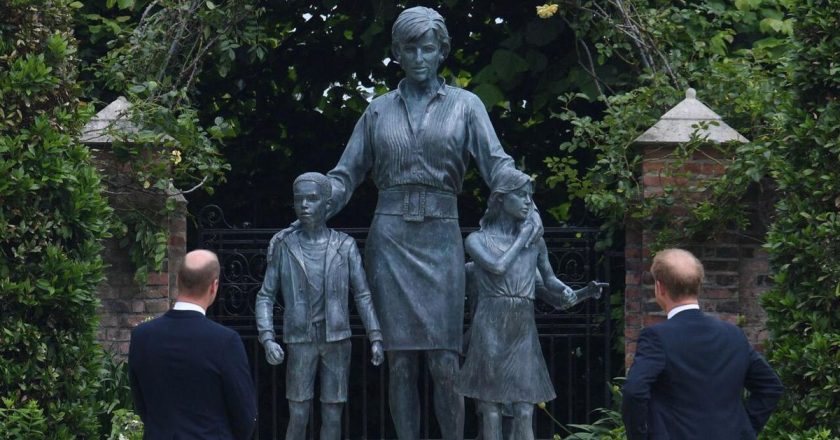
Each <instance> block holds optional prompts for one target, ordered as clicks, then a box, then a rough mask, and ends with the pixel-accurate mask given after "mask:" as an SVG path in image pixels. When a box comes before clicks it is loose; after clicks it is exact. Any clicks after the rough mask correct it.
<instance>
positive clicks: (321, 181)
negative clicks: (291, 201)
mask: <svg viewBox="0 0 840 440" xmlns="http://www.w3.org/2000/svg"><path fill="white" fill-rule="evenodd" d="M304 181H308V182H315V183H317V184H318V188H319V189H320V191H321V195H322V196H323V197H324V198H325V199H331V198H332V185H331V184H330V179H329V178H327V176H325V175H323V174H321V173H312V172H309V173H303V174H301V175H300V176H298V177H297V179H295V183H294V184H292V188H294V187H295V186H297V184H298V182H304Z"/></svg>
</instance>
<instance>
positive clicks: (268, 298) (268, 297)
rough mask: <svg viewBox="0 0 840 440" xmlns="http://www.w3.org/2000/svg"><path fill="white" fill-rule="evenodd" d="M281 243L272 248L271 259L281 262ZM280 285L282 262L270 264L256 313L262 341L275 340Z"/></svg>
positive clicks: (258, 299)
mask: <svg viewBox="0 0 840 440" xmlns="http://www.w3.org/2000/svg"><path fill="white" fill-rule="evenodd" d="M279 250H280V245H278V246H274V247H273V248H272V249H271V252H272V255H270V256H269V257H270V258H269V261H275V262H279V261H280V260H279V258H280V256H279ZM279 287H280V264H269V265H268V268H266V271H265V278H264V279H263V283H262V287H261V288H260V291H259V292H258V293H257V300H256V305H255V309H256V310H255V314H256V320H257V331H258V332H259V340H260V343H262V344H265V342H266V341H273V340H274V338H275V334H274V302H275V300H276V297H277V290H278V289H279Z"/></svg>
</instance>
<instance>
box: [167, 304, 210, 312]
mask: <svg viewBox="0 0 840 440" xmlns="http://www.w3.org/2000/svg"><path fill="white" fill-rule="evenodd" d="M172 310H192V311H193V312H199V313H201V314H202V315H207V311H206V310H204V308H203V307H201V306H200V305H198V304H193V303H188V302H186V301H178V302H176V303H175V305H174V306H172Z"/></svg>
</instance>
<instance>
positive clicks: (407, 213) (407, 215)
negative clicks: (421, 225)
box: [402, 188, 426, 222]
mask: <svg viewBox="0 0 840 440" xmlns="http://www.w3.org/2000/svg"><path fill="white" fill-rule="evenodd" d="M402 214H403V220H405V221H407V222H422V221H423V220H425V219H426V190H425V188H416V189H415V188H412V189H410V190H407V191H405V194H404V195H403V209H402Z"/></svg>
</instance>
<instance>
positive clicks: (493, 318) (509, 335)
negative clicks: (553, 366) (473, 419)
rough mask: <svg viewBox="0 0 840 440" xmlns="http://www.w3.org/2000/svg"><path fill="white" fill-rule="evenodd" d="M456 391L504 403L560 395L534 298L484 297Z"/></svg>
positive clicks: (471, 334)
mask: <svg viewBox="0 0 840 440" xmlns="http://www.w3.org/2000/svg"><path fill="white" fill-rule="evenodd" d="M455 390H456V391H457V392H458V393H459V394H462V395H464V396H467V397H471V398H473V399H479V400H484V401H487V402H498V403H507V402H530V403H540V402H548V401H549V400H552V399H554V398H555V397H556V394H555V392H554V386H553V385H552V384H551V377H550V376H549V374H548V369H547V368H546V366H545V359H543V354H542V349H541V348H540V341H539V337H538V334H537V326H536V323H535V322H534V301H533V300H531V299H529V298H522V297H515V296H513V297H511V296H484V297H481V298H480V299H479V300H478V305H477V306H476V311H475V316H473V321H472V326H471V328H470V346H469V348H468V349H467V358H466V360H465V361H464V366H463V367H461V371H460V374H459V375H458V378H457V382H456V384H455Z"/></svg>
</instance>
